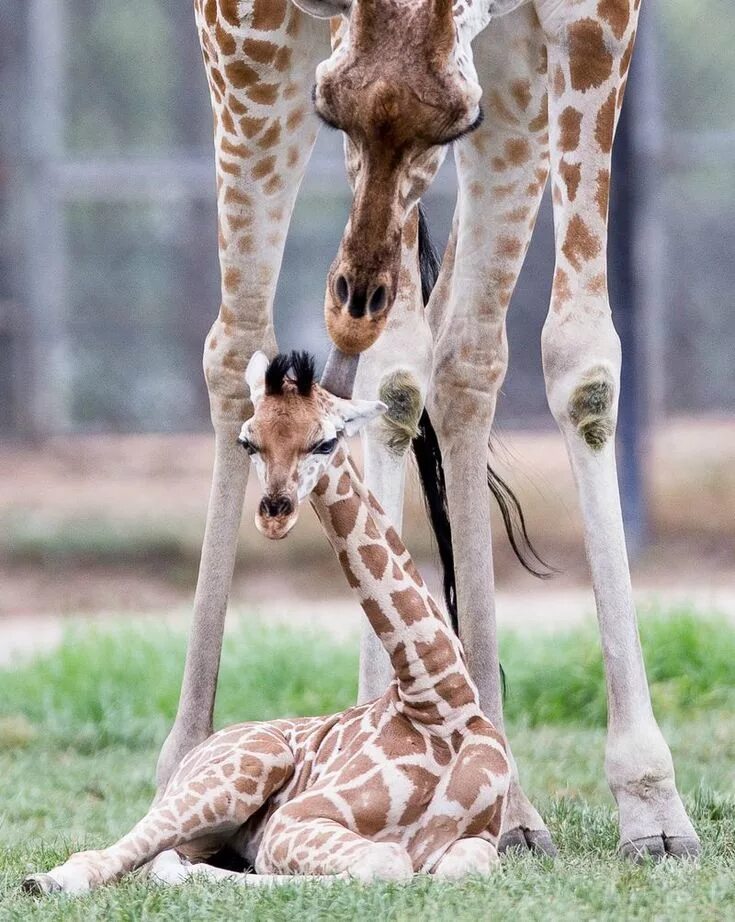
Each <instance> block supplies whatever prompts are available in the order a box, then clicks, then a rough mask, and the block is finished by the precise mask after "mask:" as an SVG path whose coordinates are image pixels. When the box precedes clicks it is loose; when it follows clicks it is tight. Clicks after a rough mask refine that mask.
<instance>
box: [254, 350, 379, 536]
mask: <svg viewBox="0 0 735 922" xmlns="http://www.w3.org/2000/svg"><path fill="white" fill-rule="evenodd" d="M245 378H246V381H247V383H248V386H249V388H250V399H251V400H252V403H253V406H254V408H255V412H254V414H253V416H252V417H251V418H250V419H249V420H248V421H247V422H246V423H245V424H244V425H243V427H242V430H241V431H240V437H239V442H240V444H241V445H242V446H243V448H244V449H245V450H246V451H247V453H248V455H250V459H251V461H252V462H253V465H254V467H255V470H256V472H257V474H258V478H259V480H260V483H261V486H262V488H263V497H262V499H261V501H260V504H259V505H258V511H257V512H256V515H255V524H256V527H257V528H258V530H259V531H260V532H261V533H262V534H264V535H265V536H266V537H267V538H274V539H276V538H285V537H286V535H287V534H288V533H289V531H290V530H291V529H292V528H293V526H294V525H295V524H296V520H297V519H298V515H299V505H300V504H301V503H302V502H303V501H304V500H305V499H306V498H307V497H308V496H309V495H310V494H311V491H312V490H313V489H314V487H315V486H316V484H317V481H318V480H319V478H320V477H321V476H322V474H323V473H324V472H325V471H326V470H327V469H328V468H329V467H330V465H331V464H332V462H333V461H334V460H335V457H336V456H337V454H338V448H339V446H340V444H342V443H343V442H344V439H345V438H346V437H348V436H351V435H354V434H355V433H356V432H358V431H359V429H360V428H361V427H362V426H363V425H364V424H365V423H367V422H368V421H369V420H371V419H374V418H375V417H377V416H379V415H380V414H381V413H383V412H384V411H385V409H386V407H385V404H383V403H381V402H380V401H373V400H343V399H342V398H340V397H335V396H333V395H332V394H330V393H328V392H327V391H326V390H324V388H322V387H320V386H319V384H317V383H316V381H315V379H314V361H313V359H312V357H311V356H309V355H307V354H306V353H305V352H292V353H291V354H290V355H277V356H276V357H275V358H274V359H273V361H272V362H269V361H268V358H267V357H266V356H265V355H264V353H262V352H256V353H255V355H254V356H253V357H252V359H251V360H250V363H249V365H248V367H247V371H246V372H245Z"/></svg>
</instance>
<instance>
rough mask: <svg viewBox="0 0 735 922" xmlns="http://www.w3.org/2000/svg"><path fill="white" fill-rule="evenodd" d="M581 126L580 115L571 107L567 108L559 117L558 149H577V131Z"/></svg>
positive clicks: (577, 110)
mask: <svg viewBox="0 0 735 922" xmlns="http://www.w3.org/2000/svg"><path fill="white" fill-rule="evenodd" d="M581 126H582V113H581V112H580V111H579V109H575V108H574V107H573V106H567V107H566V109H565V110H564V111H563V112H562V113H561V115H560V116H559V148H560V150H563V151H567V152H570V151H573V150H576V149H577V148H578V147H579V131H580V128H581Z"/></svg>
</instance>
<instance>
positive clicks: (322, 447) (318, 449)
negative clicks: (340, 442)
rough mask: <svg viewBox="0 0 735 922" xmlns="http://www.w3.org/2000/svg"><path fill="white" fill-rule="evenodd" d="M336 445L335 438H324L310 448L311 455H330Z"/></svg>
mask: <svg viewBox="0 0 735 922" xmlns="http://www.w3.org/2000/svg"><path fill="white" fill-rule="evenodd" d="M336 447H337V439H325V440H324V441H323V442H319V443H318V444H317V445H315V446H314V447H313V448H312V449H311V453H312V454H313V455H331V454H332V452H333V451H334V449H335V448H336Z"/></svg>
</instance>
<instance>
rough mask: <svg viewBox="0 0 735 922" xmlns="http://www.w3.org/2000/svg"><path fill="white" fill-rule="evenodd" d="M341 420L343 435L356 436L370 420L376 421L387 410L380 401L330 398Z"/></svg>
mask: <svg viewBox="0 0 735 922" xmlns="http://www.w3.org/2000/svg"><path fill="white" fill-rule="evenodd" d="M332 399H333V400H334V402H335V404H336V407H337V414H338V416H339V417H340V419H341V420H342V425H343V426H344V431H345V435H348V436H350V435H356V434H357V433H358V432H359V431H360V429H362V427H363V426H364V425H365V424H366V423H369V422H370V420H371V419H377V417H378V416H382V415H383V413H385V411H386V410H387V409H388V407H387V406H386V404H384V403H383V402H382V400H342V399H340V398H338V397H334V398H332Z"/></svg>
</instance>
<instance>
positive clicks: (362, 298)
mask: <svg viewBox="0 0 735 922" xmlns="http://www.w3.org/2000/svg"><path fill="white" fill-rule="evenodd" d="M366 304H367V294H366V291H365V289H364V288H362V287H359V286H355V288H354V289H353V290H352V292H351V294H350V300H349V303H348V305H347V310H348V311H349V313H350V317H354V318H355V319H356V320H359V319H360V317H364V316H365V306H366Z"/></svg>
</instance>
